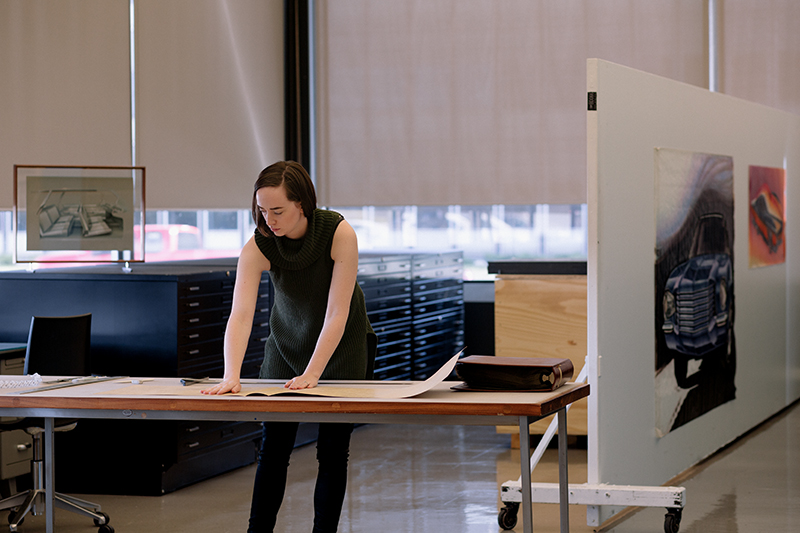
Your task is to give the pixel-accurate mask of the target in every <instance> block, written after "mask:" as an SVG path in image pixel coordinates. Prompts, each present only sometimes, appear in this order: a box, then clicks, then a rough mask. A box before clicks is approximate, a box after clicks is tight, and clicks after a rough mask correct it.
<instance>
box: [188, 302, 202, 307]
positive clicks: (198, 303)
mask: <svg viewBox="0 0 800 533" xmlns="http://www.w3.org/2000/svg"><path fill="white" fill-rule="evenodd" d="M199 305H200V302H191V303H190V304H189V305H188V307H198V306H199Z"/></svg>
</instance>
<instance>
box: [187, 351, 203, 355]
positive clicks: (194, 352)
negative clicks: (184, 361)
mask: <svg viewBox="0 0 800 533" xmlns="http://www.w3.org/2000/svg"><path fill="white" fill-rule="evenodd" d="M199 353H200V350H192V351H190V352H189V355H197V354H199Z"/></svg>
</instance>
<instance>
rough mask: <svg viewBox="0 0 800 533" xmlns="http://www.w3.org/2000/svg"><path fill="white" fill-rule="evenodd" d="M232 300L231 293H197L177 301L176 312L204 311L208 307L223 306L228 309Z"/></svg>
mask: <svg viewBox="0 0 800 533" xmlns="http://www.w3.org/2000/svg"><path fill="white" fill-rule="evenodd" d="M232 302H233V293H226V294H209V295H203V294H198V295H196V296H192V297H190V298H182V299H181V300H180V301H179V302H178V314H179V315H180V314H183V313H194V312H196V311H206V310H208V309H217V308H223V309H227V310H229V311H230V308H231V303H232Z"/></svg>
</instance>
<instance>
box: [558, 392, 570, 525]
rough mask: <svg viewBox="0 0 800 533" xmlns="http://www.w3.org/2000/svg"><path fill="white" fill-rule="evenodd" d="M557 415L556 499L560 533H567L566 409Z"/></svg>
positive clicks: (563, 408)
mask: <svg viewBox="0 0 800 533" xmlns="http://www.w3.org/2000/svg"><path fill="white" fill-rule="evenodd" d="M556 416H557V417H558V501H559V510H560V512H561V513H560V514H561V533H569V476H568V474H567V409H566V408H565V407H562V408H561V409H559V410H558V412H557V413H556Z"/></svg>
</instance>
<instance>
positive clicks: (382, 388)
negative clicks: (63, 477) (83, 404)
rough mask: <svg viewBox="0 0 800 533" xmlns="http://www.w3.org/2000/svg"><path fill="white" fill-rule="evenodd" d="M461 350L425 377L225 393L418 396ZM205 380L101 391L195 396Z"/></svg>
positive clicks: (249, 386) (253, 386)
mask: <svg viewBox="0 0 800 533" xmlns="http://www.w3.org/2000/svg"><path fill="white" fill-rule="evenodd" d="M463 351H464V350H460V351H459V352H458V353H457V354H455V355H454V356H453V357H451V358H450V360H449V361H447V362H446V363H445V364H444V365H442V367H441V368H440V369H439V370H437V371H436V372H435V373H434V374H433V375H432V376H431V377H429V378H428V379H426V380H425V381H411V382H407V383H406V382H397V381H383V382H381V381H365V382H364V384H363V385H362V384H358V385H351V384H350V383H352V382H348V385H347V386H342V385H325V384H323V385H318V386H316V387H314V388H311V389H297V390H290V389H286V388H284V387H283V386H282V385H281V386H275V385H268V386H265V385H263V384H258V383H243V384H242V391H241V392H239V393H236V394H227V396H279V395H302V396H315V397H331V398H379V399H387V400H391V399H398V400H399V399H402V398H411V397H413V396H418V395H420V394H422V393H424V392H427V391H429V390H431V389H432V388H433V387H435V386H436V385H438V384H439V383H441V382H442V381H444V379H445V378H446V377H447V376H449V375H450V373H451V372H452V371H453V369H454V368H455V366H456V362H457V361H458V358H459V356H460V355H461V354H462V353H463ZM208 386H209V384H208V383H205V384H198V385H190V386H186V387H184V386H180V385H158V384H147V383H143V384H141V385H131V386H128V387H124V388H121V389H116V390H113V391H106V392H103V393H98V394H104V395H114V396H197V395H200V391H201V390H203V389H205V388H207V387H208Z"/></svg>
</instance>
